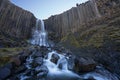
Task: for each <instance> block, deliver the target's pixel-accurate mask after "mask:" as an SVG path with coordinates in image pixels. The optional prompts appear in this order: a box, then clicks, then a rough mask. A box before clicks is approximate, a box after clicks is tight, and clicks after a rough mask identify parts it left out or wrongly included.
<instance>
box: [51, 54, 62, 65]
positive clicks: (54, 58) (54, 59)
mask: <svg viewBox="0 0 120 80" xmlns="http://www.w3.org/2000/svg"><path fill="white" fill-rule="evenodd" d="M59 58H60V57H59V56H58V55H57V54H53V55H52V59H51V61H52V62H53V63H55V64H57V62H58V60H59Z"/></svg>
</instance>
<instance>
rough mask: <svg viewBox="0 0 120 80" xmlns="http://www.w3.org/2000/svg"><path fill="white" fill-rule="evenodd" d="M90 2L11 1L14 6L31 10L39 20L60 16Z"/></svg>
mask: <svg viewBox="0 0 120 80" xmlns="http://www.w3.org/2000/svg"><path fill="white" fill-rule="evenodd" d="M86 1H88V0H11V2H13V3H14V4H16V5H18V6H20V7H22V8H23V9H25V10H29V11H30V12H32V13H33V14H34V15H35V16H36V17H37V18H39V19H46V18H48V17H50V16H51V15H55V14H60V13H62V12H64V11H66V10H68V9H70V8H72V7H75V6H76V3H78V4H80V3H84V2H86Z"/></svg>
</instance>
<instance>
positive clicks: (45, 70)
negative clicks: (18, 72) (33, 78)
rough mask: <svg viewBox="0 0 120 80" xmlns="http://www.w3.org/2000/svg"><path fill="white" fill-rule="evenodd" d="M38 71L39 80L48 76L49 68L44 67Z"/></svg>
mask: <svg viewBox="0 0 120 80" xmlns="http://www.w3.org/2000/svg"><path fill="white" fill-rule="evenodd" d="M36 71H37V76H38V77H39V78H43V77H46V76H47V73H48V68H47V67H46V66H44V65H42V66H40V67H37V68H36Z"/></svg>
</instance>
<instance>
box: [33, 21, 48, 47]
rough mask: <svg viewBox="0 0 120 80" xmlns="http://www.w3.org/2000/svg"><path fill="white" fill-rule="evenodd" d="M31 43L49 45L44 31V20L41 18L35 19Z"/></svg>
mask: <svg viewBox="0 0 120 80" xmlns="http://www.w3.org/2000/svg"><path fill="white" fill-rule="evenodd" d="M31 43H32V44H33V45H39V46H49V45H48V42H47V32H46V31H45V26H44V22H43V21H42V20H36V29H35V31H34V33H33V38H32V40H31Z"/></svg>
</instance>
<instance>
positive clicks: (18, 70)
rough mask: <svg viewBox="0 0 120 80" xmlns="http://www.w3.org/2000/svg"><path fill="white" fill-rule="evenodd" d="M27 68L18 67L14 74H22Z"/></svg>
mask: <svg viewBox="0 0 120 80" xmlns="http://www.w3.org/2000/svg"><path fill="white" fill-rule="evenodd" d="M26 69H27V68H26V67H25V66H24V65H23V66H20V67H17V69H16V70H15V73H21V72H24V71H25V70H26Z"/></svg>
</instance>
